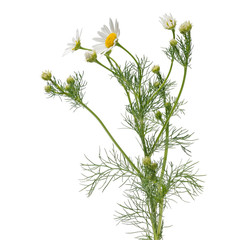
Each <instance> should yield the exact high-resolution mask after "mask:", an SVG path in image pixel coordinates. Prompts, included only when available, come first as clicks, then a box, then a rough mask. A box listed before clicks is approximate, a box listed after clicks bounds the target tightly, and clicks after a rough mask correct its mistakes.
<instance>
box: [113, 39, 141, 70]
mask: <svg viewBox="0 0 242 240" xmlns="http://www.w3.org/2000/svg"><path fill="white" fill-rule="evenodd" d="M116 46H118V47H120V48H122V49H123V50H124V51H125V52H126V53H128V54H129V55H130V57H132V58H133V59H134V61H135V62H136V64H137V66H139V63H138V61H137V60H136V58H135V57H134V56H133V55H132V54H131V53H130V52H129V51H128V50H127V49H126V48H124V47H123V46H122V45H121V44H120V43H117V44H116Z"/></svg>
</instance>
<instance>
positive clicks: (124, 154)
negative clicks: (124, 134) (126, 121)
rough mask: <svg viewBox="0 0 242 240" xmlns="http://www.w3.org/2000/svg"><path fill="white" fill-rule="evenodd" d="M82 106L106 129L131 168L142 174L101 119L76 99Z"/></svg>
mask: <svg viewBox="0 0 242 240" xmlns="http://www.w3.org/2000/svg"><path fill="white" fill-rule="evenodd" d="M77 101H78V102H79V103H80V104H81V105H82V106H83V107H84V108H86V109H87V110H88V111H89V112H90V113H91V114H92V115H93V116H94V117H95V118H96V119H97V121H98V122H99V123H100V124H101V126H102V127H103V129H104V130H105V131H106V133H107V134H108V136H109V137H110V138H111V140H112V141H113V143H114V144H115V146H116V147H117V148H118V149H119V151H120V152H121V153H122V155H123V156H124V157H125V158H126V159H127V161H128V162H129V163H130V165H131V166H132V167H133V169H135V170H136V172H137V173H138V174H139V175H140V176H142V173H141V172H140V171H139V169H138V168H137V167H136V166H135V165H134V163H133V162H132V161H131V159H130V158H129V157H128V156H127V154H126V153H125V152H124V151H123V149H122V148H121V147H120V146H119V144H118V143H117V142H116V140H115V139H114V138H113V136H112V135H111V133H110V132H109V131H108V129H107V127H106V126H105V125H104V123H103V122H102V121H101V119H100V118H99V117H98V116H97V115H96V114H95V113H94V112H93V111H92V110H91V109H90V108H89V107H88V106H87V105H86V104H84V103H83V102H82V101H81V100H80V99H78V100H77Z"/></svg>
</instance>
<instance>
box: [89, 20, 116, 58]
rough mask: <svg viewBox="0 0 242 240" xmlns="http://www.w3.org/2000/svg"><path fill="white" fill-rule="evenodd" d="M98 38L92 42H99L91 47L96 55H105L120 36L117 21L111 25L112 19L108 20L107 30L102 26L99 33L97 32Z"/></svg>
mask: <svg viewBox="0 0 242 240" xmlns="http://www.w3.org/2000/svg"><path fill="white" fill-rule="evenodd" d="M98 35H99V36H100V37H99V38H93V40H95V41H97V42H99V44H96V45H94V46H93V48H94V50H95V51H96V52H97V53H102V54H105V53H107V52H108V51H110V50H112V48H113V47H114V46H115V45H116V44H117V42H118V38H119V35H120V30H119V24H118V21H117V20H116V21H115V24H114V23H113V21H112V19H109V28H108V27H107V26H106V25H104V26H103V27H102V28H101V31H99V32H98Z"/></svg>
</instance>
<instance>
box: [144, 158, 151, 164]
mask: <svg viewBox="0 0 242 240" xmlns="http://www.w3.org/2000/svg"><path fill="white" fill-rule="evenodd" d="M143 164H144V166H149V165H150V164H151V159H150V157H144V158H143Z"/></svg>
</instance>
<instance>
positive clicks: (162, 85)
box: [147, 57, 174, 104]
mask: <svg viewBox="0 0 242 240" xmlns="http://www.w3.org/2000/svg"><path fill="white" fill-rule="evenodd" d="M173 62H174V57H173V58H172V59H171V65H170V69H169V72H168V74H167V76H166V78H165V80H164V81H163V83H162V84H161V86H160V87H159V88H158V90H157V91H156V92H155V93H154V94H153V95H152V96H151V97H150V99H149V100H148V103H147V104H149V103H150V102H151V101H152V100H153V99H154V98H155V96H156V95H157V94H158V92H159V91H160V90H161V89H162V88H163V87H164V85H165V84H166V81H167V79H168V78H169V76H170V74H171V70H172V67H173Z"/></svg>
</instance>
